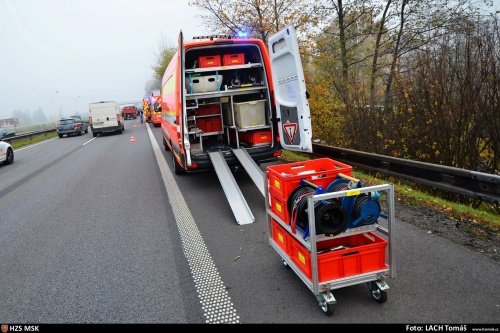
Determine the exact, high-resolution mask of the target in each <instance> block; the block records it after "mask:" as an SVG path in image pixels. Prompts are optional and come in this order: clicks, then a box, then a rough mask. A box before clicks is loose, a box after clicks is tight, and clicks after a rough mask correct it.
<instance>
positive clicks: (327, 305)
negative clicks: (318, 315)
mask: <svg viewBox="0 0 500 333" xmlns="http://www.w3.org/2000/svg"><path fill="white" fill-rule="evenodd" d="M316 298H317V299H318V304H319V307H320V308H321V311H323V313H324V314H326V315H327V316H328V317H330V316H331V315H332V314H333V305H334V304H335V303H336V302H337V301H336V300H335V297H333V295H332V293H331V292H329V291H327V292H323V293H320V294H319V295H318V296H316Z"/></svg>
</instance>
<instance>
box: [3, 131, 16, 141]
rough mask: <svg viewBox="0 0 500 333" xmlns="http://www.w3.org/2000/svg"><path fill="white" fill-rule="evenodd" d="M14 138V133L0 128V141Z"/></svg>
mask: <svg viewBox="0 0 500 333" xmlns="http://www.w3.org/2000/svg"><path fill="white" fill-rule="evenodd" d="M14 136H16V132H14V131H13V130H11V129H8V128H0V140H2V139H7V138H12V137H14Z"/></svg>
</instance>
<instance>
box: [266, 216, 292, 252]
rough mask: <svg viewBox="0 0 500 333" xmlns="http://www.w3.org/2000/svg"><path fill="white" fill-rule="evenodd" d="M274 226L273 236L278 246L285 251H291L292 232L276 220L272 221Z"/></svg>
mask: <svg viewBox="0 0 500 333" xmlns="http://www.w3.org/2000/svg"><path fill="white" fill-rule="evenodd" d="M271 226H272V237H273V240H274V242H275V243H276V244H278V246H279V247H280V248H281V249H282V250H283V251H285V253H289V248H290V242H291V241H292V239H291V238H290V234H289V233H288V231H286V230H285V229H283V228H282V227H281V226H280V225H279V223H278V222H276V220H274V219H273V220H272V221H271Z"/></svg>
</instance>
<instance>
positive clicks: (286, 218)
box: [269, 192, 290, 224]
mask: <svg viewBox="0 0 500 333" xmlns="http://www.w3.org/2000/svg"><path fill="white" fill-rule="evenodd" d="M269 205H270V206H271V210H272V211H273V213H274V214H276V215H277V216H278V217H279V218H280V219H281V220H282V221H283V222H285V223H287V224H290V214H289V213H288V208H287V202H286V200H281V198H279V197H278V196H277V195H275V194H274V193H272V192H271V193H270V196H269Z"/></svg>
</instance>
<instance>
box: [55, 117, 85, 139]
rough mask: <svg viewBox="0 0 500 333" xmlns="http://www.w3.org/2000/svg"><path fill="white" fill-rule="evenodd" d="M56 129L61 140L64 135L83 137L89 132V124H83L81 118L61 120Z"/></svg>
mask: <svg viewBox="0 0 500 333" xmlns="http://www.w3.org/2000/svg"><path fill="white" fill-rule="evenodd" d="M56 129H57V135H59V137H60V138H62V137H63V135H64V134H68V135H70V134H76V135H82V134H83V133H88V131H89V130H88V127H87V124H86V123H85V122H83V121H82V120H81V118H79V117H75V116H72V117H70V118H62V119H59V121H58V122H57V125H56Z"/></svg>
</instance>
